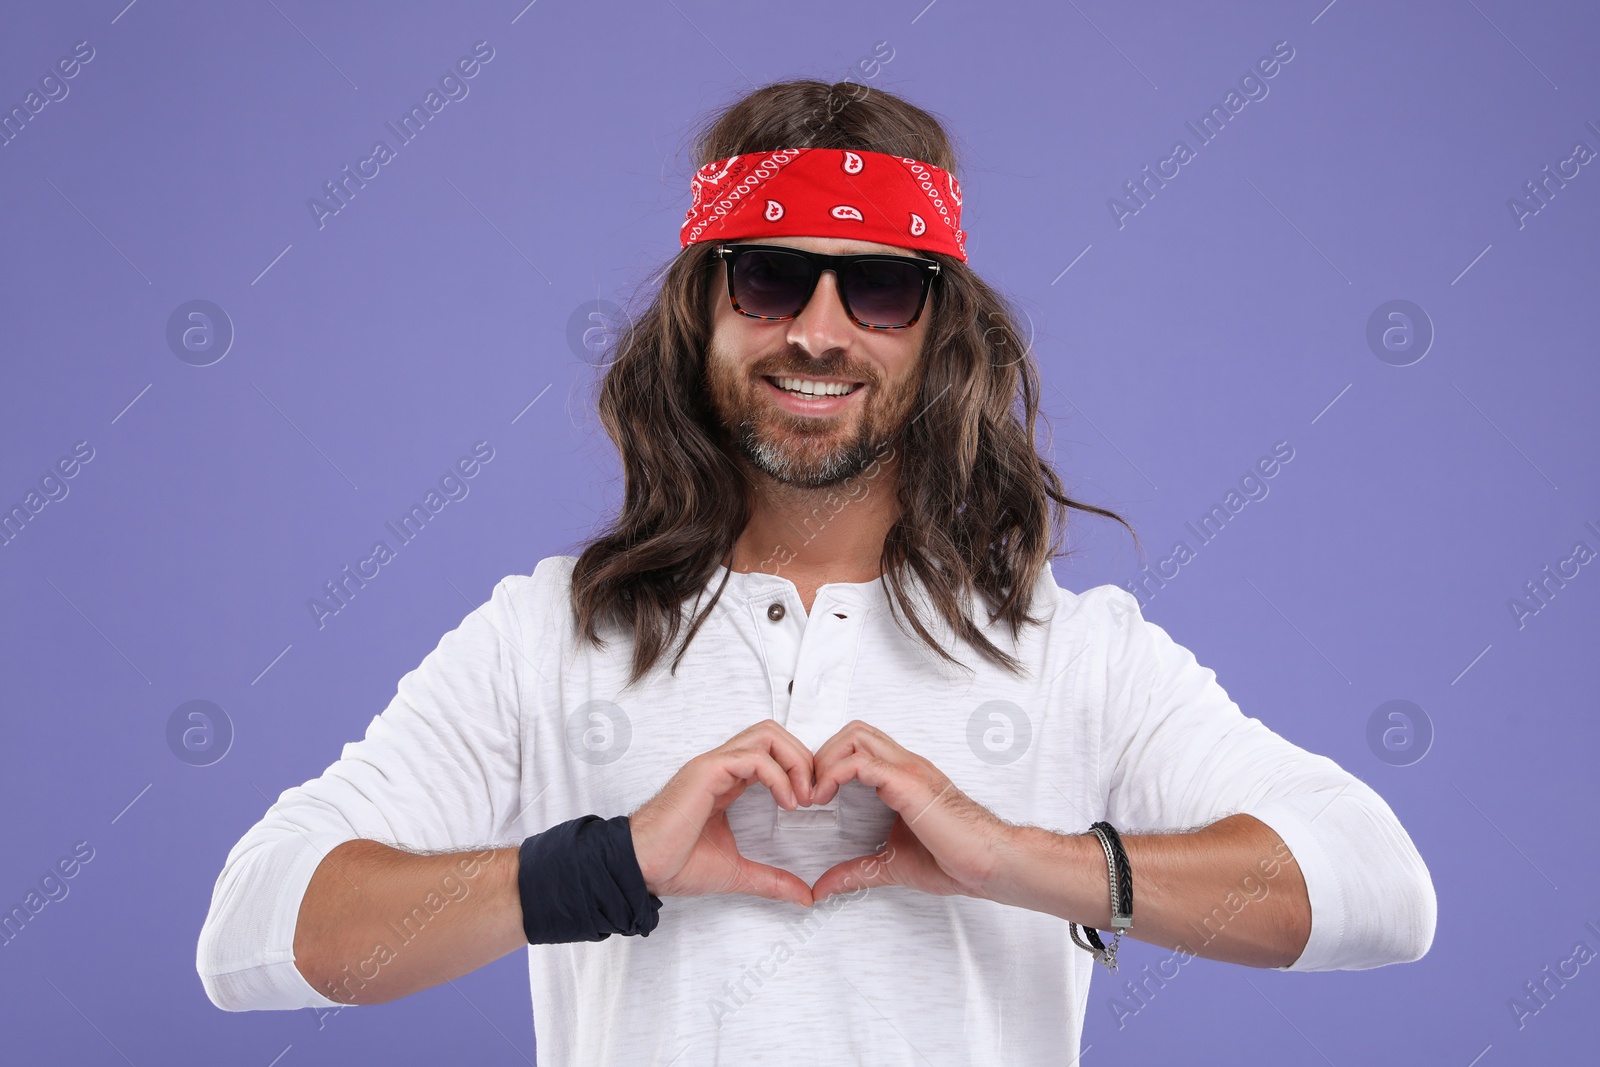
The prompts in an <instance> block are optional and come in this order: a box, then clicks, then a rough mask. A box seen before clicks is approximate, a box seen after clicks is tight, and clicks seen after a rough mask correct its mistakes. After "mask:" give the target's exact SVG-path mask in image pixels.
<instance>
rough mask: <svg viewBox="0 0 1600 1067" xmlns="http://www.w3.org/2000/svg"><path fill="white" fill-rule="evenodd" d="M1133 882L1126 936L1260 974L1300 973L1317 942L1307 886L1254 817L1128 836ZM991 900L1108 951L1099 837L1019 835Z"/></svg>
mask: <svg viewBox="0 0 1600 1067" xmlns="http://www.w3.org/2000/svg"><path fill="white" fill-rule="evenodd" d="M1121 836H1122V843H1123V847H1124V848H1125V849H1126V850H1127V853H1128V866H1129V867H1130V868H1131V870H1132V872H1133V926H1132V927H1131V928H1130V929H1129V930H1128V932H1127V934H1126V935H1125V936H1127V937H1132V938H1137V939H1138V940H1140V941H1146V942H1149V943H1151V944H1154V945H1160V946H1162V947H1163V948H1170V949H1178V950H1181V951H1184V952H1186V953H1189V954H1191V955H1195V956H1204V957H1206V958H1208V959H1215V960H1223V961H1225V962H1229V963H1242V964H1245V965H1247V966H1252V967H1282V966H1287V965H1288V964H1291V963H1293V962H1294V961H1295V960H1296V959H1298V958H1299V956H1300V953H1301V951H1302V950H1303V949H1304V948H1305V945H1306V941H1307V939H1308V938H1309V937H1310V936H1311V903H1310V900H1309V898H1308V897H1307V895H1306V884H1305V879H1304V877H1303V876H1302V875H1301V873H1300V867H1299V864H1297V863H1296V862H1295V860H1294V856H1293V854H1292V853H1290V851H1289V849H1288V847H1287V846H1286V845H1285V844H1284V843H1283V841H1282V839H1281V838H1279V837H1278V835H1277V834H1276V833H1275V832H1273V830H1272V829H1271V827H1269V826H1267V825H1266V824H1265V823H1263V822H1261V821H1260V820H1258V819H1255V818H1253V817H1251V816H1249V815H1231V816H1229V817H1227V818H1225V819H1219V820H1218V821H1217V822H1214V823H1212V824H1211V825H1210V826H1207V827H1205V828H1203V829H1201V830H1196V831H1193V832H1192V833H1183V834H1142V835H1129V834H1123V835H1121ZM1006 857H1007V858H1006V860H1005V861H1004V862H1003V863H1002V865H1001V868H1000V870H999V871H998V872H997V877H996V880H995V884H994V886H993V887H992V892H991V893H989V896H990V897H991V898H992V899H996V900H999V901H1000V902H1001V903H1004V904H1013V905H1015V906H1017V907H1024V908H1029V909H1031V910H1034V911H1042V912H1046V913H1048V914H1051V915H1056V916H1059V917H1060V918H1062V919H1069V920H1071V921H1073V922H1076V923H1078V924H1079V925H1081V926H1092V927H1094V928H1095V929H1097V930H1099V931H1100V932H1101V935H1102V937H1103V939H1105V940H1107V941H1108V942H1109V940H1110V938H1111V936H1112V932H1113V931H1112V929H1111V895H1110V889H1109V884H1108V877H1107V870H1106V856H1105V851H1104V849H1102V848H1101V846H1100V842H1099V840H1098V839H1097V838H1096V837H1095V835H1094V834H1092V833H1088V834H1056V833H1051V832H1050V831H1048V830H1044V829H1040V828H1038V827H1031V826H1020V827H1015V828H1014V831H1013V833H1012V836H1011V843H1010V847H1008V849H1007V850H1006Z"/></svg>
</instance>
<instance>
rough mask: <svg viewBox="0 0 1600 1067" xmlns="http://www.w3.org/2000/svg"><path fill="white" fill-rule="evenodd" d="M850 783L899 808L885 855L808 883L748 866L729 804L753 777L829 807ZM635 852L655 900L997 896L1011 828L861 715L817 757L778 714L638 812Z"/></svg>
mask: <svg viewBox="0 0 1600 1067" xmlns="http://www.w3.org/2000/svg"><path fill="white" fill-rule="evenodd" d="M851 780H856V781H860V782H861V783H862V784H864V785H869V786H872V787H873V788H874V789H876V790H877V793H878V797H879V799H881V800H882V801H883V803H884V804H885V805H887V806H888V807H889V808H891V809H893V810H894V812H895V819H894V823H893V825H892V826H891V828H890V831H889V839H888V841H887V842H886V843H885V844H884V846H883V847H882V848H881V849H879V850H878V852H877V853H875V854H874V855H871V856H858V857H854V858H852V859H846V860H844V861H843V862H840V863H837V864H835V865H834V866H833V867H830V868H829V869H828V870H826V871H824V872H823V874H822V876H821V877H819V878H818V879H817V881H816V884H815V885H811V886H808V885H806V883H805V882H803V881H801V880H800V878H799V877H797V876H796V875H795V874H793V873H792V872H790V871H785V870H783V869H781V868H778V867H771V866H768V865H767V864H764V863H757V862H755V861H753V860H750V859H747V858H746V857H744V856H743V855H741V854H740V852H739V846H738V843H737V842H736V841H735V840H734V837H733V831H732V830H731V829H730V827H729V825H728V817H727V809H728V806H729V805H731V804H732V803H733V802H734V801H735V800H737V799H738V798H739V796H740V795H742V794H743V793H744V791H745V789H746V788H747V787H748V786H749V785H750V783H751V782H753V781H760V782H761V783H762V784H763V785H765V786H766V787H767V788H768V789H769V790H770V791H771V792H772V796H773V799H774V800H776V801H777V803H778V804H779V805H781V806H782V807H784V808H786V809H789V810H791V811H792V810H794V809H796V808H798V807H800V806H802V805H807V806H809V805H813V804H826V803H828V802H829V801H830V800H832V799H833V798H834V796H836V795H837V794H838V791H839V787H840V786H842V785H844V784H845V783H846V782H849V781H851ZM628 818H629V825H630V827H631V828H632V831H633V844H634V854H635V856H636V857H637V859H638V861H639V869H640V871H641V872H643V874H644V878H645V885H646V887H647V888H648V889H649V891H650V892H651V893H653V894H654V895H656V896H701V895H706V894H712V893H745V894H750V895H753V896H759V897H766V898H768V899H771V900H786V901H790V902H791V903H794V904H798V905H800V906H802V907H809V906H811V905H812V904H814V903H816V902H817V901H820V900H823V899H824V898H826V897H829V896H832V895H833V894H835V893H844V892H854V891H855V890H857V889H864V888H870V887H872V886H887V885H898V886H905V887H907V888H910V889H918V890H921V891H922V892H924V893H933V894H936V895H940V896H951V895H957V894H959V895H965V896H972V897H986V896H988V893H989V892H990V889H991V882H992V880H993V879H994V877H995V873H996V870H997V868H998V866H999V863H1000V860H1001V859H1002V858H1003V856H1004V855H1005V853H1006V850H1007V849H1008V847H1009V844H1008V843H1009V840H1010V839H1009V836H1008V834H1009V831H1010V830H1011V828H1012V827H1011V825H1010V824H1009V823H1006V822H1004V821H1003V820H1001V819H1000V818H998V817H997V816H996V815H994V813H992V812H990V811H989V810H988V809H987V808H985V807H984V806H983V805H981V804H979V803H977V802H976V801H974V800H973V799H972V798H971V797H968V796H967V795H966V794H965V793H963V792H961V790H959V789H957V788H956V787H955V784H954V783H953V782H951V780H950V779H949V778H947V777H946V776H945V775H943V774H942V773H940V771H939V769H938V768H937V767H935V766H934V765H933V764H932V763H931V762H929V761H928V760H926V759H924V758H922V757H921V756H918V755H917V754H915V753H913V752H910V751H907V750H906V749H905V748H903V747H901V746H900V745H899V744H897V743H896V742H895V741H894V739H893V738H891V737H890V736H889V735H888V734H886V733H884V732H883V731H881V730H879V729H877V728H875V727H873V726H870V725H868V724H867V723H864V722H862V721H860V720H859V719H857V720H853V721H851V722H850V723H848V724H847V725H846V726H845V727H844V728H843V729H841V730H840V731H839V732H838V733H837V734H834V735H833V737H831V738H829V739H828V740H827V741H826V742H824V743H823V745H822V747H821V748H820V749H818V750H817V752H816V754H815V755H814V756H813V755H812V753H811V751H810V750H809V749H807V748H806V746H805V745H804V744H803V743H802V742H801V741H800V739H799V738H797V737H795V736H794V735H793V734H791V733H790V732H789V731H788V730H785V729H784V728H783V727H782V726H780V725H779V724H778V723H777V722H776V721H775V720H773V719H765V720H763V721H761V722H759V723H756V724H755V725H753V726H750V727H748V728H747V729H745V730H742V731H740V732H739V733H738V734H735V735H734V736H733V737H732V738H730V739H729V740H728V741H727V742H725V743H724V744H722V745H719V746H718V747H717V748H714V749H712V750H711V751H709V752H705V753H702V754H701V755H699V756H696V757H694V759H691V760H690V761H689V762H688V763H686V764H684V766H683V768H682V769H681V770H680V771H678V773H677V774H675V775H674V776H673V777H672V779H671V780H670V781H668V782H667V784H666V785H665V786H663V787H662V789H661V791H660V792H658V793H657V794H656V795H655V796H654V797H652V798H651V799H650V800H649V801H648V802H647V803H645V804H644V805H643V806H642V807H640V808H639V809H638V810H637V811H635V812H634V813H633V814H631V815H630V816H629V817H628Z"/></svg>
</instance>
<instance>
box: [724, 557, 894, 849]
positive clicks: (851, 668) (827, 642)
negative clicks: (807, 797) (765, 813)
mask: <svg viewBox="0 0 1600 1067" xmlns="http://www.w3.org/2000/svg"><path fill="white" fill-rule="evenodd" d="M751 607H752V610H753V611H754V613H755V615H756V619H757V623H758V626H760V628H761V630H760V632H761V633H762V639H763V644H764V645H765V648H766V652H767V668H768V671H769V672H770V675H771V677H770V681H771V684H772V689H773V708H774V717H775V718H776V719H777V720H778V722H779V723H780V724H781V725H782V726H783V727H784V728H785V729H786V730H788V731H789V732H790V733H792V734H794V735H795V737H797V738H798V739H799V740H800V742H801V743H802V744H804V745H805V746H806V747H807V748H808V749H810V750H811V751H812V752H816V751H817V749H819V748H821V747H822V744H823V742H825V741H827V740H828V738H830V737H832V736H833V735H834V734H836V733H838V732H839V730H840V728H842V727H843V726H844V724H845V723H846V722H848V721H849V713H850V709H849V705H850V700H849V696H850V680H851V677H852V675H853V674H854V672H855V661H856V650H857V648H858V647H859V646H860V643H861V627H862V624H863V622H864V621H865V619H866V616H867V611H866V609H865V608H864V607H863V606H862V605H860V604H858V603H857V602H856V599H855V598H854V597H851V596H850V595H849V594H848V593H847V592H846V591H843V590H836V589H830V588H828V587H826V586H824V587H823V588H821V589H819V590H818V591H817V595H816V598H815V599H814V600H813V601H812V604H811V615H810V617H809V618H807V616H806V614H805V612H804V611H803V609H802V607H801V605H800V603H799V595H798V593H796V591H795V590H794V588H793V586H792V585H790V586H788V587H787V588H784V589H782V590H777V589H774V590H773V591H772V592H771V594H770V595H768V596H763V597H758V598H754V599H752V601H751ZM838 824H839V796H838V795H835V796H834V798H833V799H832V800H830V801H829V802H828V803H826V804H823V805H818V806H814V807H805V808H800V809H797V810H795V811H786V810H784V809H783V808H781V807H780V808H779V809H778V810H777V812H776V813H775V815H774V818H773V829H774V830H784V829H812V828H827V827H836V826H838Z"/></svg>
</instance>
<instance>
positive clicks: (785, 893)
mask: <svg viewBox="0 0 1600 1067" xmlns="http://www.w3.org/2000/svg"><path fill="white" fill-rule="evenodd" d="M739 881H740V888H739V889H738V890H735V892H739V893H744V894H746V895H749V896H756V897H765V898H767V899H768V900H782V901H788V902H789V903H791V904H798V905H800V906H801V907H802V908H809V907H811V887H810V886H808V885H806V884H805V883H804V882H802V881H801V880H800V879H799V878H797V877H796V876H795V875H794V874H793V873H791V872H789V871H786V870H784V869H782V868H781V867H769V866H767V865H766V864H765V863H757V862H756V861H755V860H751V859H746V858H745V857H743V856H740V857H739Z"/></svg>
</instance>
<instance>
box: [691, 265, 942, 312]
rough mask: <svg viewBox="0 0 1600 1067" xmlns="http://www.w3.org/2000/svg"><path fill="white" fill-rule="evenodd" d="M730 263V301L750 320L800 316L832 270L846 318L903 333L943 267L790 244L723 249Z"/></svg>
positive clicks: (919, 309)
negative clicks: (837, 253)
mask: <svg viewBox="0 0 1600 1067" xmlns="http://www.w3.org/2000/svg"><path fill="white" fill-rule="evenodd" d="M712 255H714V256H716V257H717V258H719V259H721V260H722V261H723V262H724V263H726V264H727V265H728V298H729V299H730V300H732V301H733V308H734V310H735V311H737V312H739V313H740V314H742V315H748V316H749V317H750V318H752V319H792V318H794V317H795V316H796V315H798V314H800V311H801V309H802V308H804V307H805V306H806V302H807V301H808V300H810V299H811V294H812V293H813V292H814V291H815V290H816V288H817V279H819V278H821V277H822V272H823V271H825V270H831V271H833V277H834V280H835V281H836V282H837V283H838V286H839V300H840V301H841V302H842V303H843V304H844V310H845V314H847V315H849V316H850V318H851V319H853V320H854V321H855V323H856V325H857V326H863V327H865V328H867V329H869V330H903V329H905V328H906V327H908V326H914V325H915V324H916V321H917V319H919V318H920V317H921V316H922V308H923V305H924V304H925V303H926V302H927V299H928V290H929V288H931V287H932V285H933V279H934V276H935V275H937V274H938V273H939V264H938V263H936V262H934V261H933V260H931V259H921V258H913V257H911V256H894V255H888V254H886V253H882V252H877V253H873V252H869V253H866V254H863V255H854V256H827V255H823V254H822V253H821V252H810V251H807V250H806V249H803V248H790V247H789V246H788V245H756V244H730V245H719V246H718V247H717V248H716V250H715V251H714V252H713V253H712Z"/></svg>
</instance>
